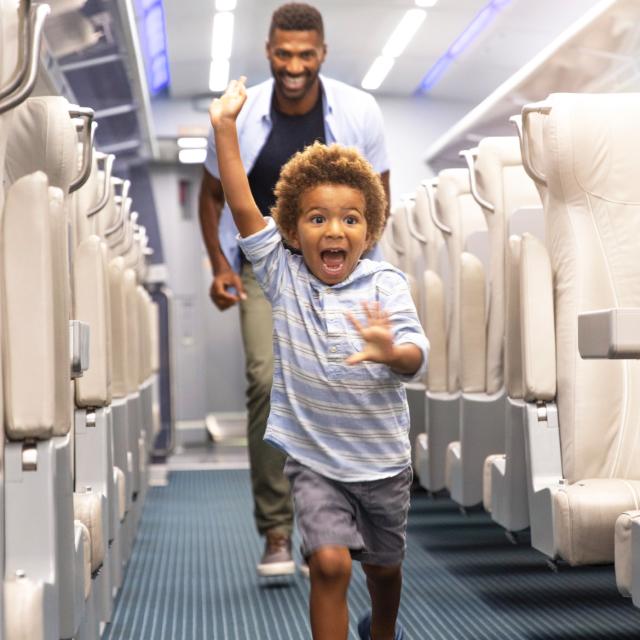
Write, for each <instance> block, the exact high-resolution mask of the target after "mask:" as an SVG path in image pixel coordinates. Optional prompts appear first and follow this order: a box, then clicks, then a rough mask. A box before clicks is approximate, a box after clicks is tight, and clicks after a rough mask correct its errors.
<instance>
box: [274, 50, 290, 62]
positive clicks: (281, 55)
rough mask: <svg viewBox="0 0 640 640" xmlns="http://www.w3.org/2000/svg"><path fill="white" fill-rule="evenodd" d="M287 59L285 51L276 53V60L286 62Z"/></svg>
mask: <svg viewBox="0 0 640 640" xmlns="http://www.w3.org/2000/svg"><path fill="white" fill-rule="evenodd" d="M289 57H290V56H289V53H288V52H287V51H276V58H280V60H287V59H288V58H289Z"/></svg>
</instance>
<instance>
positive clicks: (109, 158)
mask: <svg viewBox="0 0 640 640" xmlns="http://www.w3.org/2000/svg"><path fill="white" fill-rule="evenodd" d="M115 159H116V157H115V156H114V155H113V154H112V153H99V152H98V153H97V155H96V160H97V161H98V162H100V161H103V162H104V167H103V169H102V173H103V175H104V181H103V185H102V195H101V196H100V200H99V201H98V203H97V204H96V206H95V207H93V208H92V209H89V211H87V218H91V217H93V216H95V215H96V214H97V213H100V211H102V210H103V209H104V208H105V206H106V205H107V202H108V200H109V186H110V184H111V173H112V171H113V163H114V161H115Z"/></svg>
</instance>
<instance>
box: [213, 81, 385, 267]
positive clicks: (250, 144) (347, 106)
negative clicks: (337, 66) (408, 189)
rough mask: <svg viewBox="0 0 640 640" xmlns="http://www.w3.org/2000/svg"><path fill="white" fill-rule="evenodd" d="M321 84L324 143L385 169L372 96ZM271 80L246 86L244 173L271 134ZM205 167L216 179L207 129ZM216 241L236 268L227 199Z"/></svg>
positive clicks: (241, 119) (376, 255)
mask: <svg viewBox="0 0 640 640" xmlns="http://www.w3.org/2000/svg"><path fill="white" fill-rule="evenodd" d="M320 81H321V83H322V92H323V93H322V103H323V113H324V123H325V127H324V128H325V140H326V143H327V144H331V143H333V142H338V143H340V144H343V145H344V146H346V147H355V148H356V149H357V150H358V151H359V152H360V153H361V154H362V155H363V156H364V157H365V158H366V159H367V160H368V161H369V162H370V163H371V165H372V166H373V168H374V170H375V171H376V172H377V173H383V172H384V171H388V170H389V161H388V159H387V149H386V145H385V140H384V131H383V124H382V113H381V111H380V107H379V106H378V104H377V103H376V101H375V99H374V98H373V96H372V95H370V94H368V93H365V92H364V91H360V89H356V88H355V87H351V86H350V85H348V84H345V83H343V82H339V81H337V80H332V79H331V78H326V77H324V76H320ZM272 94H273V78H270V79H269V80H266V81H265V82H262V83H260V84H258V85H255V86H254V87H249V88H248V89H247V101H246V103H245V105H244V107H243V108H242V111H241V112H240V115H239V116H238V120H237V127H238V140H239V142H240V156H241V158H242V164H243V165H244V169H245V171H246V173H247V175H248V174H249V172H250V171H251V169H252V168H253V165H254V164H255V161H256V160H257V158H258V155H259V154H260V150H261V149H262V147H263V146H264V144H265V142H266V141H267V138H268V137H269V133H270V132H271V127H272V122H271V116H270V112H271V96H272ZM204 166H205V168H206V170H207V171H208V172H209V173H210V174H211V175H212V176H214V177H215V178H218V179H219V178H220V172H219V169H218V156H217V153H216V147H215V142H214V139H213V130H212V131H210V133H209V144H208V149H207V158H206V160H205V162H204ZM218 233H219V237H220V245H221V247H222V251H223V253H224V255H225V256H226V258H227V260H228V261H229V264H230V265H231V267H232V268H233V269H234V271H237V272H239V271H240V249H239V248H238V241H237V235H238V230H237V228H236V225H235V224H234V222H233V218H232V216H231V211H230V210H229V207H228V206H227V204H226V203H225V206H224V209H223V211H222V217H221V219H220V227H219V231H218ZM369 257H370V258H373V259H382V253H381V252H380V250H379V249H378V248H377V247H376V249H375V250H373V251H371V252H370V253H369Z"/></svg>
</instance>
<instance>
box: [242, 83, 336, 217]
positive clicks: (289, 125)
mask: <svg viewBox="0 0 640 640" xmlns="http://www.w3.org/2000/svg"><path fill="white" fill-rule="evenodd" d="M271 122H272V125H273V126H272V129H271V133H270V134H269V137H268V138H267V141H266V142H265V143H264V146H263V147H262V149H261V150H260V153H259V154H258V157H257V159H256V162H255V164H254V165H253V168H252V169H251V171H250V172H249V176H248V178H249V186H250V187H251V193H252V194H253V198H254V200H255V201H256V204H257V205H258V209H260V211H261V213H262V215H264V216H268V215H271V207H272V206H273V205H274V203H275V200H276V199H275V196H274V195H273V189H274V188H275V186H276V182H278V178H279V177H280V169H281V168H282V166H283V165H284V164H286V162H287V160H289V158H291V156H292V155H293V154H294V153H296V152H297V151H302V150H303V149H304V148H305V147H306V146H308V145H310V144H313V143H314V142H315V141H316V140H317V141H319V142H322V143H323V144H324V142H325V133H324V114H323V111H322V90H321V91H320V92H319V95H318V100H317V102H316V104H315V105H314V106H313V108H312V109H311V111H308V112H307V113H305V114H304V115H301V116H289V115H285V114H284V113H281V112H280V111H278V110H277V109H276V105H275V94H274V95H273V97H272V99H271Z"/></svg>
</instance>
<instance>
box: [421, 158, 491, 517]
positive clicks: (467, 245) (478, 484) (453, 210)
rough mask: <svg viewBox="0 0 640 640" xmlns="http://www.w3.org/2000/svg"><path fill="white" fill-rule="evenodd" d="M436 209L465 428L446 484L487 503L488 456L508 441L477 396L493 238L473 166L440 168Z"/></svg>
mask: <svg viewBox="0 0 640 640" xmlns="http://www.w3.org/2000/svg"><path fill="white" fill-rule="evenodd" d="M436 213H437V219H438V220H439V226H440V228H441V231H442V232H443V237H444V241H445V246H446V254H447V263H448V271H449V279H448V283H449V284H448V287H447V289H448V291H447V296H448V298H449V300H450V303H449V305H448V313H449V327H448V345H447V358H448V361H447V376H448V381H447V389H448V393H449V394H452V396H453V397H452V400H449V402H450V401H454V402H456V403H457V404H458V408H457V414H458V430H459V431H458V439H457V440H454V441H452V442H449V444H448V445H447V453H446V460H445V482H446V486H447V488H448V489H449V492H450V493H451V497H452V498H453V500H454V501H456V502H457V503H458V504H459V505H460V506H461V507H467V506H471V505H474V504H477V503H479V502H481V501H482V465H483V463H484V459H485V458H486V456H487V455H488V454H489V453H493V452H495V451H499V448H498V446H497V444H496V442H499V441H500V438H501V439H504V428H503V424H502V421H501V419H500V418H501V414H499V413H498V412H497V411H495V410H493V411H489V412H487V411H486V410H485V409H486V406H485V404H486V403H478V402H475V401H474V395H476V394H478V393H482V392H484V390H485V389H486V364H485V359H486V331H485V319H486V306H485V305H486V292H485V289H486V284H485V272H486V266H485V265H486V263H487V259H488V248H487V242H488V239H487V226H486V221H485V219H484V216H483V215H482V211H481V210H480V207H479V206H478V204H477V203H476V202H475V200H474V199H473V196H472V195H471V191H470V183H469V172H468V170H467V169H448V170H445V171H441V172H440V174H439V176H438V189H437V194H436ZM431 404H432V403H431V401H430V402H429V406H430V407H431ZM492 408H493V407H492ZM487 414H488V415H487ZM431 422H432V416H431V415H430V416H429V423H431Z"/></svg>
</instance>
